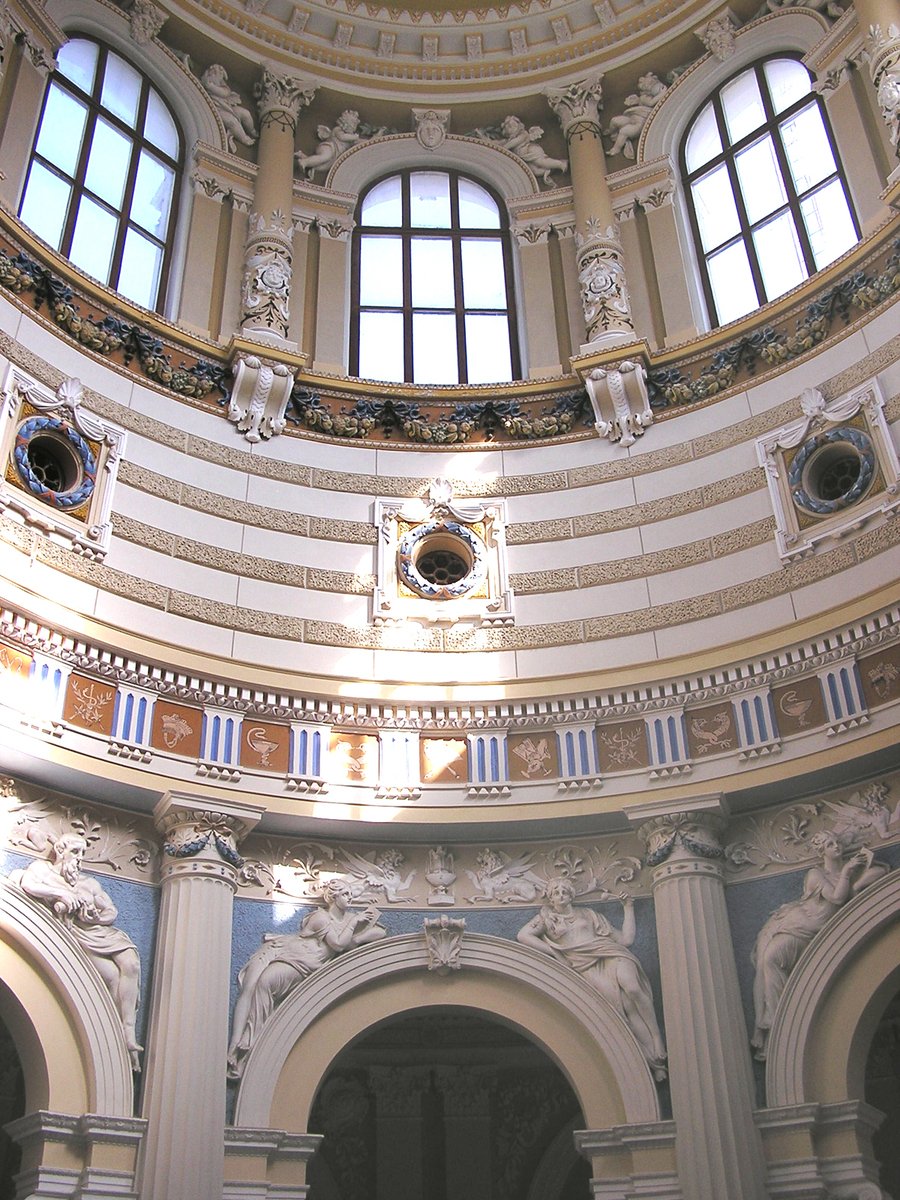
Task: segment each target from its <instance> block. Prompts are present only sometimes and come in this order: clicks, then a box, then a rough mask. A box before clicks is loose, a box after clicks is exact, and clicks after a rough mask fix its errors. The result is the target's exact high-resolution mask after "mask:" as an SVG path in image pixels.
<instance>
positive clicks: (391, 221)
mask: <svg viewBox="0 0 900 1200" xmlns="http://www.w3.org/2000/svg"><path fill="white" fill-rule="evenodd" d="M400 195H401V194H400V176H399V175H394V176H393V177H392V178H391V179H383V180H382V181H381V183H376V184H375V186H374V187H373V188H372V190H371V191H370V192H369V193H368V195H367V196H366V198H365V200H363V203H362V210H361V217H362V224H363V225H391V226H394V225H400V224H402V221H403V206H402V202H401V198H400Z"/></svg>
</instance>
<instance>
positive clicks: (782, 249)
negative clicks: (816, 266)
mask: <svg viewBox="0 0 900 1200" xmlns="http://www.w3.org/2000/svg"><path fill="white" fill-rule="evenodd" d="M753 241H754V244H755V245H756V254H757V257H758V259H759V269H760V271H761V272H762V277H763V283H764V284H765V288H766V298H767V299H769V300H775V299H777V297H778V296H783V295H784V293H785V292H788V291H790V289H791V288H792V287H796V286H797V284H798V283H802V282H803V280H804V279H805V278H806V275H807V272H806V266H805V264H804V262H803V254H802V251H801V250H800V241H799V239H798V237H797V230H796V228H795V226H794V221H793V218H792V217H791V214H790V213H782V215H781V216H780V217H776V218H775V220H774V221H769V222H768V223H767V224H766V225H763V226H761V227H760V228H759V229H757V230H756V231H755V233H754V234H753Z"/></svg>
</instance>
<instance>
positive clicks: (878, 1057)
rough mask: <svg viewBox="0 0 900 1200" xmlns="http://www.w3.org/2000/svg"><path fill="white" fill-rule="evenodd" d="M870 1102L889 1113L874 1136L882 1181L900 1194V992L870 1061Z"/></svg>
mask: <svg viewBox="0 0 900 1200" xmlns="http://www.w3.org/2000/svg"><path fill="white" fill-rule="evenodd" d="M866 1101H867V1102H868V1103H869V1104H871V1105H873V1106H874V1107H875V1108H879V1109H881V1111H882V1112H883V1113H884V1114H885V1118H884V1123H883V1124H882V1126H881V1128H880V1129H879V1130H878V1131H877V1132H876V1134H875V1136H874V1138H873V1139H872V1148H873V1150H874V1151H875V1157H876V1158H877V1160H878V1165H879V1167H880V1169H881V1175H880V1183H881V1186H882V1188H883V1189H884V1190H885V1191H886V1192H887V1193H888V1194H889V1195H891V1196H900V994H898V995H896V996H895V997H894V999H893V1000H892V1001H891V1002H890V1004H889V1005H888V1006H887V1008H886V1009H885V1011H884V1014H883V1016H882V1018H881V1020H880V1021H879V1022H878V1027H877V1029H876V1030H875V1036H874V1037H873V1038H872V1045H871V1046H870V1048H869V1057H868V1059H867V1060H866Z"/></svg>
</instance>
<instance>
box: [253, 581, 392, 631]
mask: <svg viewBox="0 0 900 1200" xmlns="http://www.w3.org/2000/svg"><path fill="white" fill-rule="evenodd" d="M237 603H238V604H240V606H241V608H248V609H251V610H253V611H257V612H260V613H282V614H284V615H285V616H289V617H291V616H295V617H303V618H305V619H306V620H310V621H337V622H338V623H339V624H341V625H349V626H351V627H358V626H362V627H363V628H367V627H368V624H369V605H370V601H369V598H368V596H342V595H340V594H339V593H337V592H317V591H308V590H307V589H305V588H300V587H295V588H292V587H285V586H284V585H282V584H279V583H266V582H264V581H262V580H259V579H242V580H241V581H240V586H239V591H238V596H237Z"/></svg>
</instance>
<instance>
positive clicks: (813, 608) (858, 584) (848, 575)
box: [793, 518, 898, 621]
mask: <svg viewBox="0 0 900 1200" xmlns="http://www.w3.org/2000/svg"><path fill="white" fill-rule="evenodd" d="M895 520H896V518H895ZM897 561H898V550H897V547H896V545H895V546H892V547H891V548H890V549H889V550H886V551H885V552H884V553H883V554H879V555H878V556H877V557H875V558H869V559H866V561H865V563H864V564H862V565H861V566H858V567H857V566H853V567H851V568H850V569H849V570H847V571H842V572H841V573H840V574H838V575H829V576H828V577H827V578H826V579H823V580H821V581H820V582H818V583H814V584H812V586H810V587H804V588H797V590H796V591H795V592H794V593H793V599H794V610H795V612H796V613H797V619H798V620H800V621H802V620H803V619H804V618H805V617H811V616H815V615H816V614H817V613H824V612H828V610H829V609H831V608H834V607H835V606H836V605H838V604H841V603H849V602H851V601H853V600H855V599H856V598H857V597H858V596H860V595H864V594H865V593H866V592H870V591H875V589H876V588H879V587H890V586H892V585H893V584H896V582H897Z"/></svg>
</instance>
